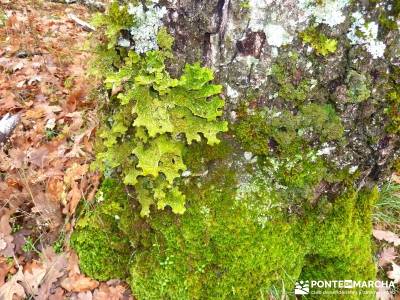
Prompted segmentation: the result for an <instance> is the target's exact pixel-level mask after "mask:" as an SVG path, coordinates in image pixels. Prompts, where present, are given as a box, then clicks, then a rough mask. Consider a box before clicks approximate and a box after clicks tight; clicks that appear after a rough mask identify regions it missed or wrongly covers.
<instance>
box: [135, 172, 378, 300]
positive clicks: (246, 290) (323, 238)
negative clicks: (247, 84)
mask: <svg viewBox="0 0 400 300" xmlns="http://www.w3.org/2000/svg"><path fill="white" fill-rule="evenodd" d="M221 168H222V170H224V171H221V172H219V171H216V172H215V173H213V174H212V175H211V176H210V177H209V180H206V182H201V185H200V186H199V185H198V184H197V183H193V184H191V185H189V186H187V187H186V188H185V191H186V193H187V197H188V199H191V200H190V202H189V206H190V208H189V209H188V211H187V212H186V214H185V215H183V216H181V217H176V216H174V215H172V214H165V213H157V214H154V215H152V217H151V219H150V220H149V221H150V224H151V227H152V228H153V229H154V231H153V233H152V246H151V247H149V248H147V249H146V250H144V251H141V252H140V253H138V254H137V255H135V258H134V263H133V264H132V267H131V276H132V277H131V279H130V285H131V287H132V290H133V291H134V294H135V295H136V297H137V298H138V299H260V298H262V296H263V295H264V297H265V296H267V295H269V293H270V292H271V291H272V290H274V289H278V290H280V289H283V287H285V289H286V290H288V291H290V290H292V289H293V285H294V282H295V281H296V280H297V279H299V278H301V279H303V278H304V279H308V278H310V279H311V278H312V279H320V278H326V279H332V278H342V279H347V278H352V279H353V278H354V279H355V280H357V279H359V280H368V279H373V277H374V274H375V273H374V272H375V269H374V264H373V260H372V251H371V246H370V245H371V244H370V243H371V242H370V239H369V236H370V232H371V228H370V211H371V201H372V200H371V199H372V198H373V197H370V196H369V195H371V193H370V192H361V193H356V192H349V193H346V194H344V195H343V196H341V197H339V198H337V199H336V200H335V201H334V202H333V203H331V205H332V208H331V210H330V213H328V215H327V216H326V217H325V218H324V219H321V218H320V215H319V211H318V210H313V209H312V208H311V207H310V208H309V210H307V212H306V215H303V216H302V217H298V218H297V217H294V216H292V217H289V216H288V215H287V214H286V213H285V212H283V211H282V210H281V209H280V207H279V205H277V204H278V203H279V202H275V201H274V200H273V199H272V198H267V197H265V195H268V194H269V192H268V190H266V186H265V185H264V184H263V183H262V182H261V181H260V182H259V188H260V191H263V190H264V194H263V197H259V198H257V197H254V193H253V192H254V190H253V191H248V192H244V193H242V194H241V196H240V198H239V199H238V198H237V194H236V191H235V189H234V188H232V184H231V182H232V180H234V177H232V176H233V174H234V173H231V172H227V171H226V169H225V166H223V165H222V166H221ZM199 183H200V182H199ZM247 186H248V185H247ZM342 213H343V214H342ZM367 224H368V225H367ZM350 229H351V230H350ZM338 238H339V240H340V242H338ZM354 253H356V256H354ZM312 276H317V277H312ZM318 276H319V277H318ZM321 276H322V277H321ZM330 276H334V277H330ZM335 276H339V277H335ZM341 276H343V277H341ZM349 276H353V277H349Z"/></svg>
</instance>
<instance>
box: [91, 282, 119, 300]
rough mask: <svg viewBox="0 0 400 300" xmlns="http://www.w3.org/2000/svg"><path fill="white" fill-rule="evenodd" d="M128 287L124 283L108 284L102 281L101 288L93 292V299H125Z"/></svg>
mask: <svg viewBox="0 0 400 300" xmlns="http://www.w3.org/2000/svg"><path fill="white" fill-rule="evenodd" d="M125 290H126V288H125V287H123V286H122V285H117V286H115V287H114V286H108V285H107V284H105V283H102V284H101V285H100V287H99V288H97V289H96V290H95V291H94V292H93V300H120V299H123V296H124V292H125Z"/></svg>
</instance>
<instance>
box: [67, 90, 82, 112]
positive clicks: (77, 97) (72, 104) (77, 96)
mask: <svg viewBox="0 0 400 300" xmlns="http://www.w3.org/2000/svg"><path fill="white" fill-rule="evenodd" d="M85 96H86V91H85V89H84V88H83V87H79V88H76V89H75V90H73V91H72V92H71V94H70V95H69V96H68V99H67V102H66V110H67V111H68V112H74V111H75V110H76V108H77V106H78V105H79V104H81V103H82V102H83V100H84V99H85Z"/></svg>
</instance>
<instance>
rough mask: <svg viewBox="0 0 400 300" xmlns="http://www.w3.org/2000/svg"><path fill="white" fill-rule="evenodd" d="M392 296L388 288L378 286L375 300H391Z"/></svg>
mask: <svg viewBox="0 0 400 300" xmlns="http://www.w3.org/2000/svg"><path fill="white" fill-rule="evenodd" d="M393 299H394V298H393V295H392V294H391V293H390V291H389V288H387V287H384V286H382V285H379V287H378V289H377V291H376V300H393Z"/></svg>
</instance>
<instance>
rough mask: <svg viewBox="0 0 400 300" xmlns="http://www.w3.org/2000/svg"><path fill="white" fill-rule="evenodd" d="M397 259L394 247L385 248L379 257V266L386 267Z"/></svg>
mask: <svg viewBox="0 0 400 300" xmlns="http://www.w3.org/2000/svg"><path fill="white" fill-rule="evenodd" d="M396 257H397V253H396V250H395V249H394V247H389V248H385V249H383V250H382V252H381V253H380V255H379V262H378V264H379V266H380V267H384V266H386V265H387V264H389V263H391V262H392V261H393V260H394V259H395V258H396Z"/></svg>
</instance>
